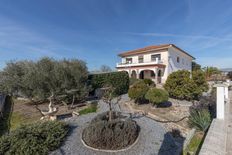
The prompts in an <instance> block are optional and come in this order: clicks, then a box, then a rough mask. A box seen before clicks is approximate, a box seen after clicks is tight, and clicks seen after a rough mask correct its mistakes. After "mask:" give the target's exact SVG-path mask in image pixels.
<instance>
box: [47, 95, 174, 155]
mask: <svg viewBox="0 0 232 155" xmlns="http://www.w3.org/2000/svg"><path fill="white" fill-rule="evenodd" d="M125 99H126V98H125ZM99 107H100V110H99V112H98V113H92V114H88V115H83V116H80V117H76V118H71V119H69V120H67V122H68V123H69V124H70V125H71V126H72V132H71V133H70V135H69V136H68V137H67V139H66V141H65V143H64V145H63V146H61V147H60V148H59V149H58V150H56V151H54V152H52V153H51V155H175V154H178V153H177V150H178V148H177V146H176V145H175V143H174V140H173V139H172V137H171V136H170V134H168V133H167V132H166V131H165V129H164V128H163V127H162V126H161V125H160V124H159V123H158V122H155V121H153V120H151V119H149V118H147V117H136V118H134V120H135V121H136V122H137V123H138V125H139V126H140V127H141V130H140V135H139V139H138V142H137V143H136V144H135V145H134V146H133V147H132V148H130V149H128V150H126V151H121V152H117V153H108V152H102V151H94V150H91V149H89V148H87V147H85V146H84V145H83V143H82V142H81V134H82V131H83V129H84V128H85V127H86V126H87V125H88V124H89V122H90V121H91V120H92V119H93V118H94V117H95V116H96V115H97V114H99V113H102V112H104V111H107V110H108V105H107V104H105V103H104V102H102V101H100V102H99ZM114 109H115V110H120V108H119V106H118V105H114Z"/></svg>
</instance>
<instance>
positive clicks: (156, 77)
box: [154, 68, 158, 84]
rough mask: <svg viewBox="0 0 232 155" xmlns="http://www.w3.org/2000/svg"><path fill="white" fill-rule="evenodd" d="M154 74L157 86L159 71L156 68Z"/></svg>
mask: <svg viewBox="0 0 232 155" xmlns="http://www.w3.org/2000/svg"><path fill="white" fill-rule="evenodd" d="M154 72H155V84H157V83H158V69H157V68H155V70H154Z"/></svg>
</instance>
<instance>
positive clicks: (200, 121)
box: [189, 108, 212, 132]
mask: <svg viewBox="0 0 232 155" xmlns="http://www.w3.org/2000/svg"><path fill="white" fill-rule="evenodd" d="M211 120H212V119H211V116H210V113H209V110H208V109H205V108H202V109H199V108H197V109H191V110H190V116H189V124H190V125H191V126H193V127H196V128H197V129H199V130H201V131H204V132H205V131H206V130H207V129H208V128H209V126H210V123H211Z"/></svg>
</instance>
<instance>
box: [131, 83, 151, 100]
mask: <svg viewBox="0 0 232 155" xmlns="http://www.w3.org/2000/svg"><path fill="white" fill-rule="evenodd" d="M148 90H149V87H148V86H147V85H146V84H145V83H144V81H139V82H137V83H135V84H134V85H133V86H131V87H130V89H129V91H128V95H129V97H130V98H131V99H134V100H135V102H139V101H142V100H144V99H145V95H146V93H147V91H148Z"/></svg>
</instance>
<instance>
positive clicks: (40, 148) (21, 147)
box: [0, 121, 68, 155]
mask: <svg viewBox="0 0 232 155" xmlns="http://www.w3.org/2000/svg"><path fill="white" fill-rule="evenodd" d="M67 133H68V126H67V124H65V123H62V122H58V121H47V122H39V123H33V124H27V125H23V126H21V127H19V128H18V129H16V130H14V131H12V132H11V133H10V134H9V135H6V136H3V137H1V138H0V154H27V155H34V154H35V153H37V154H40V155H46V154H48V152H49V151H52V150H55V149H56V148H58V147H59V146H60V144H61V142H62V141H63V140H64V138H65V136H66V135H67Z"/></svg>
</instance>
